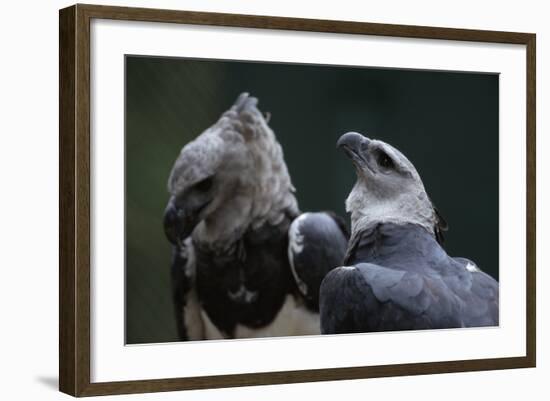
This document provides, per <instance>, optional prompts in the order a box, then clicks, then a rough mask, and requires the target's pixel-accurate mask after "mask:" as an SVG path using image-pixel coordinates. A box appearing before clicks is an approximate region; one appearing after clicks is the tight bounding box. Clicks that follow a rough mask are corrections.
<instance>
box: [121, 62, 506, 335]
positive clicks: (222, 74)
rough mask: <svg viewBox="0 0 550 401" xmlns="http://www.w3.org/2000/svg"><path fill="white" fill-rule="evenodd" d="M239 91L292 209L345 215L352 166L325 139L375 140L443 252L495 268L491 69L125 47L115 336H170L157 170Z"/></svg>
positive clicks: (494, 86)
mask: <svg viewBox="0 0 550 401" xmlns="http://www.w3.org/2000/svg"><path fill="white" fill-rule="evenodd" d="M244 91H247V92H250V93H251V94H252V95H254V96H256V97H258V98H259V100H260V104H259V106H260V109H261V110H262V111H269V112H270V113H271V115H272V118H271V122H270V125H271V127H272V128H273V129H274V131H275V134H276V135H277V138H278V139H279V141H280V143H281V144H282V147H283V150H284V155H285V159H286V162H287V164H288V168H289V171H290V174H291V177H292V180H293V183H294V185H295V186H296V188H297V197H298V201H299V205H300V208H301V210H303V211H315V210H324V209H331V210H335V211H336V212H338V213H339V214H340V215H345V210H344V200H345V198H346V196H347V194H348V193H349V191H350V189H351V187H352V185H353V183H354V181H355V173H354V171H353V168H352V165H351V163H350V162H349V160H348V159H347V158H346V157H345V156H344V155H343V154H342V153H341V152H338V151H336V149H335V143H336V140H337V139H338V137H339V136H340V135H342V134H343V133H345V132H347V131H358V132H361V133H363V134H365V135H367V136H369V137H373V138H378V139H382V140H384V141H386V142H388V143H390V144H392V145H394V146H395V147H397V148H398V149H400V150H401V151H402V152H403V153H404V154H405V155H406V156H407V157H408V158H409V159H410V160H411V161H412V162H413V163H414V165H415V166H416V168H417V169H418V171H419V173H420V175H421V176H422V178H423V181H424V184H425V186H426V189H427V191H428V193H429V195H430V197H431V198H432V200H433V201H434V203H435V204H436V205H437V207H438V209H439V210H440V212H441V213H442V215H443V216H444V217H445V218H446V219H447V221H448V223H449V226H450V230H449V231H448V232H447V235H446V245H445V247H446V249H447V251H448V253H450V254H451V255H453V256H464V257H468V258H470V259H472V260H474V261H475V262H476V263H477V264H478V265H479V266H480V267H481V268H482V269H484V270H485V271H487V272H488V273H489V274H491V275H493V276H495V277H496V278H498V238H499V237H498V236H499V226H498V216H499V209H498V192H499V191H498V189H499V187H498V178H499V176H498V162H499V160H498V149H499V142H498V75H493V74H478V73H456V72H455V73H452V72H436V71H413V70H395V69H370V68H351V67H337V66H318V65H299V64H276V63H253V62H233V61H223V62H222V61H213V60H212V61H211V60H190V59H177V58H153V57H138V56H127V57H126V341H127V343H130V344H132V343H134V344H135V343H151V342H166V341H176V340H177V336H176V328H175V324H174V321H173V310H172V303H171V295H170V281H169V277H170V274H169V264H170V247H169V244H168V242H167V240H166V239H165V238H164V235H163V229H162V215H163V211H164V207H165V204H166V201H167V199H168V194H167V189H166V183H167V179H168V174H169V172H170V169H171V168H172V164H173V162H174V160H175V158H176V157H177V155H178V153H179V151H180V149H181V147H182V146H184V145H185V144H186V143H187V142H188V141H190V140H191V139H193V138H194V137H195V136H197V135H199V134H200V133H201V132H202V131H203V130H204V129H206V128H207V127H209V126H210V125H211V124H213V123H214V122H215V121H216V120H217V119H218V117H219V116H220V114H221V113H222V112H224V111H225V110H226V109H227V108H229V107H230V106H231V104H232V103H233V101H234V100H235V99H236V97H237V96H238V95H239V93H241V92H244ZM346 218H348V216H346ZM348 221H349V218H348Z"/></svg>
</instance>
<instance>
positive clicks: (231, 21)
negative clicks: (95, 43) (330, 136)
mask: <svg viewBox="0 0 550 401" xmlns="http://www.w3.org/2000/svg"><path fill="white" fill-rule="evenodd" d="M92 18H101V19H113V20H132V21H149V22H169V23H183V24H196V25H212V26H229V27H243V28H268V29H282V30H294V31H311V32H332V33H347V34H359V35H378V36H394V37H404V38H426V39H446V40H458V41H476V42H493V43H511V44H520V45H525V46H526V49H527V59H526V65H527V77H526V79H527V84H526V87H527V121H526V124H527V138H526V141H527V194H526V197H527V227H526V230H527V231H526V232H527V243H526V246H527V260H526V274H527V288H526V290H527V310H526V313H527V324H526V328H525V329H526V333H527V335H526V339H527V342H526V350H527V354H526V356H523V357H512V358H494V359H476V360H462V361H442V362H430V363H411V364H400V365H381V366H365V367H350V368H331V369H314V370H299V371H284V372H265V373H251V374H232V375H222V376H203V377H187V378H186V377H182V378H169V379H157V380H135V381H123V382H101V383H90V20H91V19H92ZM535 47H536V35H535V34H532V33H515V32H496V31H481V30H467V29H451V28H434V27H422V26H405V25H387V24H372V23H363V22H350V21H329V20H313V19H301V18H282V17H267V16H255V15H237V14H218V13H203V12H193V11H171V10H156V9H143V8H126V7H110V6H95V5H82V4H77V5H74V6H71V7H68V8H65V9H62V10H60V12H59V60H60V61H59V82H60V83H59V85H60V86H59V93H60V101H59V130H60V134H59V135H60V138H59V152H60V156H59V158H60V163H59V181H60V184H59V227H60V235H59V257H60V264H59V389H60V390H61V391H62V392H64V393H67V394H70V395H73V396H92V395H105V394H123V393H144V392H153V391H173V390H186V389H201V388H219V387H234V386H250V385H261V384H279V383H297V382H314V381H323V380H342V379H362V378H371V377H388V376H402V375H420V374H433V373H447V372H464V371H479V370H492V369H511V368H526V367H535V365H536V310H535V308H536V305H535V301H536V293H535V290H536V288H535V283H536V276H535V275H536V272H535V246H536V244H535V240H536V238H535V236H536V234H535V231H536V227H535V224H536V223H535V216H536V203H535V202H536V201H535V197H536V187H535V177H536V175H535V174H536V171H535V169H536V166H535V159H536V154H535V152H536V150H535V118H536V114H535V113H536V110H535V98H536V95H535V74H536V70H535V67H536V66H535V65H536V59H535Z"/></svg>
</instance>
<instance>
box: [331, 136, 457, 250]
mask: <svg viewBox="0 0 550 401" xmlns="http://www.w3.org/2000/svg"><path fill="white" fill-rule="evenodd" d="M336 146H337V147H338V148H340V149H342V150H343V151H344V152H345V153H346V155H347V156H348V157H349V158H350V159H351V161H352V163H353V165H354V167H355V171H356V173H357V181H356V183H355V185H354V187H353V189H352V191H351V192H350V194H349V196H348V198H347V200H346V210H347V211H348V212H349V213H351V221H352V231H353V232H357V231H362V229H364V228H366V227H368V226H370V225H372V224H377V223H384V222H391V223H397V224H404V223H412V224H417V225H420V226H423V227H425V228H426V229H427V230H428V231H430V232H431V233H433V234H435V235H436V236H437V237H438V240H439V239H440V238H439V236H441V231H444V230H446V229H447V226H446V223H445V221H444V220H443V218H442V217H441V216H440V215H439V214H438V212H437V210H436V209H435V207H434V206H433V204H432V202H431V200H430V198H429V197H428V195H427V193H426V189H425V188H424V184H423V183H422V179H421V178H420V175H419V174H418V172H417V171H416V168H415V167H414V165H413V164H412V163H411V162H410V161H409V159H407V158H406V157H405V155H403V153H401V152H400V151H399V150H397V149H396V148H394V147H393V146H391V145H389V144H387V143H385V142H383V141H380V140H376V139H369V138H367V137H364V136H363V135H361V134H359V133H356V132H348V133H346V134H344V135H342V136H341V137H340V139H338V142H337V145H336ZM441 239H442V237H441Z"/></svg>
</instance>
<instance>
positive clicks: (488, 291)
mask: <svg viewBox="0 0 550 401" xmlns="http://www.w3.org/2000/svg"><path fill="white" fill-rule="evenodd" d="M453 260H454V262H455V263H457V264H458V265H459V266H460V268H461V269H463V270H466V271H467V272H468V273H469V282H470V285H469V286H467V287H465V286H464V284H462V285H459V286H458V287H457V288H453V289H454V291H455V292H456V293H457V295H458V296H460V297H461V298H462V299H463V301H464V304H465V306H464V309H463V311H464V312H463V320H464V325H465V326H466V327H481V326H498V324H499V284H498V281H496V280H495V279H494V278H492V277H491V276H489V275H488V274H486V273H484V272H483V271H481V269H480V268H479V267H477V265H476V264H475V263H474V262H472V261H471V260H468V259H465V258H453ZM447 281H449V284H451V281H450V280H447ZM452 283H454V281H453V282H452Z"/></svg>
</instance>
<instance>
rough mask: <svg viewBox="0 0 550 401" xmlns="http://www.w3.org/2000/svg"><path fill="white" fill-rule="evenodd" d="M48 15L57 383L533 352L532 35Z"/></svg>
mask: <svg viewBox="0 0 550 401" xmlns="http://www.w3.org/2000/svg"><path fill="white" fill-rule="evenodd" d="M59 27H60V206H59V207H60V303H59V305H60V306H59V308H60V344H59V348H60V356H59V358H60V364H59V365H60V372H59V387H60V390H61V391H62V392H65V393H67V394H70V395H73V396H92V395H105V394H122V393H142V392H155V391H173V390H185V389H200V388H218V387H231V386H247V385H261V384H278V383H295V382H311V381H323V380H341V379H359V378H374V377H387V376H398V375H417V374H433V373H442V372H460V371H478V370H489V369H510V368H526V367H534V366H535V363H536V315H535V299H536V294H535V287H536V286H535V284H536V280H535V244H536V238H535V213H536V204H535V194H536V192H535V191H536V189H535V173H536V166H535V40H536V36H535V34H532V33H515V32H496V31H480V30H468V29H450V28H435V27H420V26H403V25H387V24H372V23H360V22H350V21H328V20H311V19H296V18H283V17H268V16H252V15H236V14H218V13H201V12H190V11H171V10H155V9H139V8H124V7H109V6H95V5H75V6H72V7H68V8H65V9H62V10H60V15H59ZM436 205H437V207H436Z"/></svg>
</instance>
